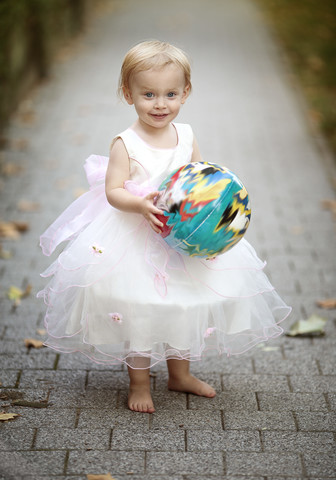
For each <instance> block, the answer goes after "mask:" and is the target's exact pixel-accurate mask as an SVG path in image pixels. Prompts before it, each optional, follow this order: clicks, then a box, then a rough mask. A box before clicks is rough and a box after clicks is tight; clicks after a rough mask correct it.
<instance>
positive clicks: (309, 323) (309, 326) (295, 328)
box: [286, 315, 327, 337]
mask: <svg viewBox="0 0 336 480" xmlns="http://www.w3.org/2000/svg"><path fill="white" fill-rule="evenodd" d="M326 322H327V320H326V319H325V318H322V317H320V316H318V315H311V316H310V317H309V318H308V319H307V320H298V321H297V322H295V323H294V324H293V325H292V326H291V327H290V330H289V331H288V332H287V333H286V335H287V336H289V337H297V336H301V337H311V336H321V335H324V333H325V332H324V326H325V324H326Z"/></svg>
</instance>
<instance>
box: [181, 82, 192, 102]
mask: <svg viewBox="0 0 336 480" xmlns="http://www.w3.org/2000/svg"><path fill="white" fill-rule="evenodd" d="M189 93H190V85H187V86H186V87H185V89H184V90H183V93H182V99H181V103H182V105H183V104H184V103H185V101H186V100H187V98H188V97H189Z"/></svg>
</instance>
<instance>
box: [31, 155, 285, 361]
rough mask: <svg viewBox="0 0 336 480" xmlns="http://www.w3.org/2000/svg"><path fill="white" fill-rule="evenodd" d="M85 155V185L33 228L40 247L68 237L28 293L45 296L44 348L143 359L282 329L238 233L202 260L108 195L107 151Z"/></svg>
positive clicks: (277, 309) (239, 344)
mask: <svg viewBox="0 0 336 480" xmlns="http://www.w3.org/2000/svg"><path fill="white" fill-rule="evenodd" d="M89 160H90V161H89V163H88V164H87V173H88V178H89V181H90V185H91V189H90V192H88V194H85V195H84V196H83V197H81V198H80V199H79V200H77V201H76V202H74V203H73V204H72V205H70V207H69V208H68V209H67V210H66V211H65V212H64V213H63V214H62V215H61V216H60V217H59V218H58V219H57V220H56V221H55V222H54V223H53V224H52V225H51V226H50V227H49V229H48V230H47V231H46V232H45V233H44V234H43V235H42V237H41V246H42V248H43V251H44V253H45V254H46V255H49V254H50V253H51V252H52V251H53V250H54V249H55V248H56V246H57V245H59V244H60V243H61V242H62V241H64V240H68V241H70V242H69V244H68V246H67V248H66V249H65V250H64V251H63V252H62V253H61V254H60V255H59V257H58V259H57V260H56V261H55V262H54V263H53V264H52V265H51V266H50V267H49V268H48V269H47V270H46V271H45V272H44V273H43V274H42V276H44V277H49V283H48V284H47V285H46V287H45V288H44V289H43V290H42V291H41V292H39V293H38V297H43V298H44V302H45V304H46V305H47V312H46V316H45V326H46V329H47V332H48V334H49V338H48V340H47V341H46V345H47V346H48V347H50V348H53V349H55V350H57V351H59V352H64V353H71V352H82V353H83V354H84V355H86V356H88V357H89V358H91V359H92V360H93V361H94V362H97V363H101V364H109V365H115V364H119V363H124V364H126V365H128V366H130V367H132V368H148V366H153V365H155V364H157V363H159V362H162V361H165V360H167V359H171V358H176V359H187V360H190V361H195V360H200V359H201V358H202V355H203V354H204V352H205V351H207V350H209V349H213V350H216V351H217V352H218V353H219V354H223V355H226V356H231V355H239V354H242V353H245V352H246V351H248V350H249V349H250V348H252V347H253V346H255V345H257V344H258V343H260V342H264V341H266V340H269V339H271V338H276V337H278V336H279V335H281V334H282V333H283V329H282V328H281V327H280V326H279V324H280V323H281V322H282V321H283V320H284V319H285V318H286V317H287V316H288V315H289V314H290V312H291V308H290V307H288V306H287V305H286V304H285V303H284V302H283V301H282V299H281V298H280V297H279V296H278V294H277V293H276V292H275V290H274V287H273V286H272V285H271V284H270V282H269V280H268V278H267V277H266V275H265V274H264V272H263V269H264V267H265V263H264V262H262V261H261V260H260V259H259V258H258V257H257V255H256V253H255V251H254V249H253V248H252V246H251V245H250V244H249V243H248V242H246V241H245V240H244V239H242V240H241V241H240V242H239V243H238V244H237V245H236V246H235V247H233V248H232V249H231V250H230V251H228V252H226V253H225V254H223V255H221V256H219V257H217V258H216V259H214V260H209V261H207V260H204V259H201V258H197V257H185V256H182V255H180V254H179V253H177V252H176V251H174V250H173V249H171V248H170V247H169V246H168V245H167V244H166V243H165V242H164V240H163V239H162V238H161V237H160V236H159V235H157V234H155V233H154V232H153V231H152V230H151V229H150V227H149V225H148V224H147V222H145V221H144V220H143V219H142V217H141V216H139V215H136V214H124V213H121V212H119V211H118V210H115V209H113V208H112V207H111V206H110V205H109V204H108V202H107V200H106V197H105V194H104V186H103V184H102V182H103V179H104V175H105V170H106V165H107V159H106V157H97V156H91V157H90V158H89ZM90 162H91V163H90ZM97 162H98V163H99V165H100V167H99V168H97V165H96V163H97ZM88 165H91V167H90V168H89V167H88ZM125 187H126V188H128V189H134V188H135V187H137V186H136V185H134V183H132V182H128V184H127V185H125ZM137 188H138V187H137ZM149 188H150V187H149V186H148V185H147V184H146V185H142V186H141V187H139V188H138V191H137V193H136V194H138V195H139V194H140V195H141V194H146V193H148V189H149Z"/></svg>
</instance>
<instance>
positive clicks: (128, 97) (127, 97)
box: [122, 87, 133, 105]
mask: <svg viewBox="0 0 336 480" xmlns="http://www.w3.org/2000/svg"><path fill="white" fill-rule="evenodd" d="M122 90H123V94H124V97H125V100H126V102H127V103H128V105H133V99H132V92H131V90H130V89H129V88H126V87H123V89H122Z"/></svg>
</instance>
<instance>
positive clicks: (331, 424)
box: [296, 412, 336, 432]
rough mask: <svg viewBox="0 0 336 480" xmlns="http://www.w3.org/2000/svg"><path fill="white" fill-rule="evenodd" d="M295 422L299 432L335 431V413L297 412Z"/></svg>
mask: <svg viewBox="0 0 336 480" xmlns="http://www.w3.org/2000/svg"><path fill="white" fill-rule="evenodd" d="M296 420H297V423H298V428H299V430H304V431H318V432H323V431H330V432H335V431H336V413H325V412H324V413H322V412H321V413H320V412H314V413H310V412H298V413H296Z"/></svg>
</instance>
